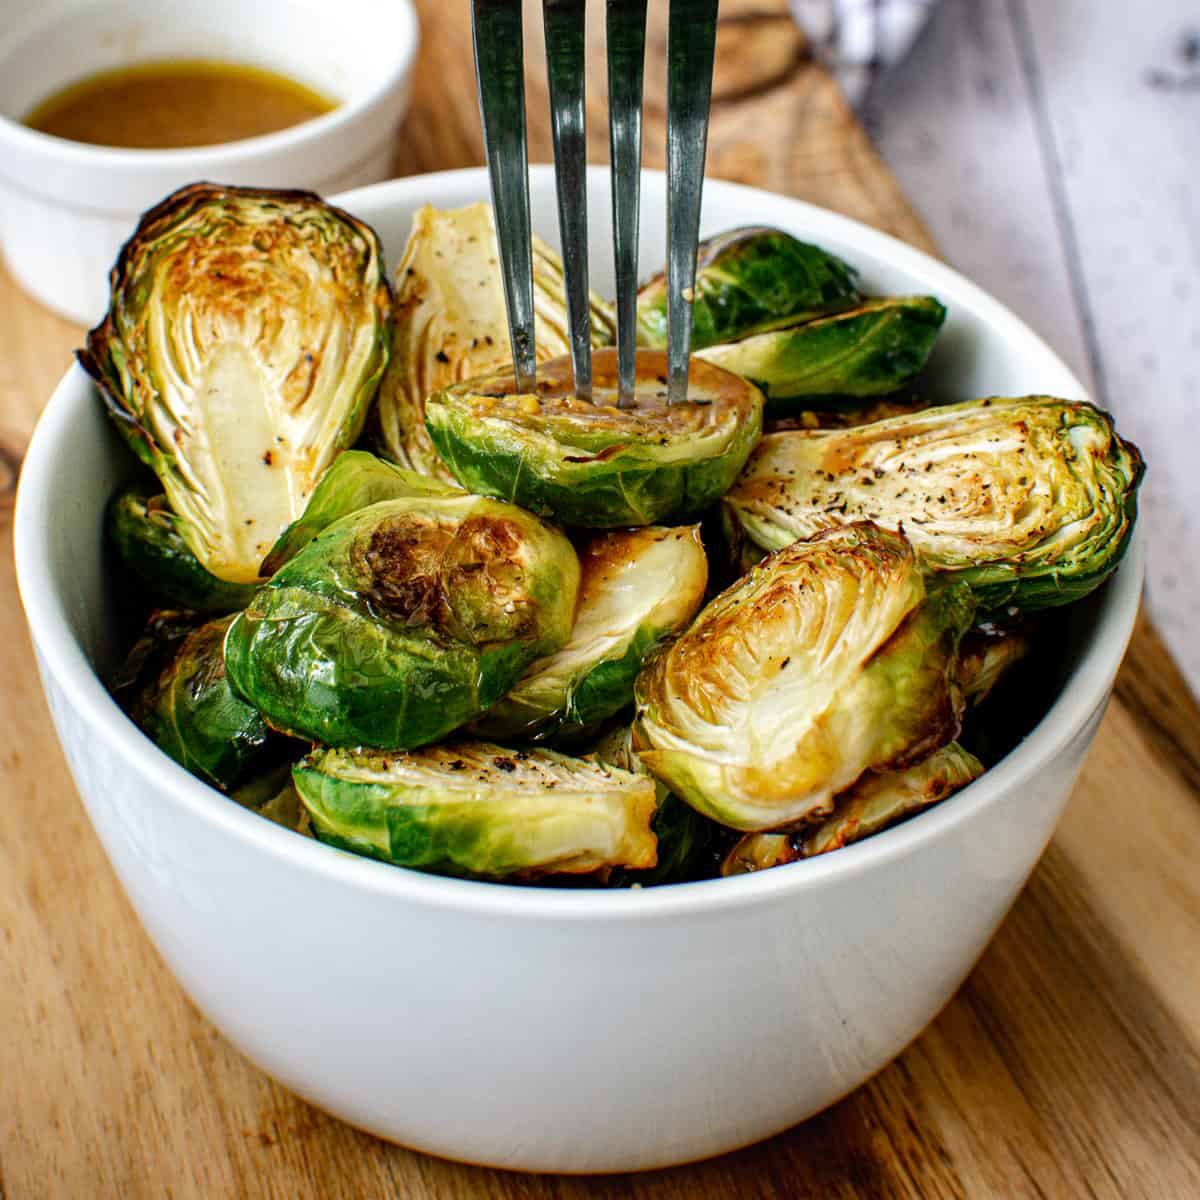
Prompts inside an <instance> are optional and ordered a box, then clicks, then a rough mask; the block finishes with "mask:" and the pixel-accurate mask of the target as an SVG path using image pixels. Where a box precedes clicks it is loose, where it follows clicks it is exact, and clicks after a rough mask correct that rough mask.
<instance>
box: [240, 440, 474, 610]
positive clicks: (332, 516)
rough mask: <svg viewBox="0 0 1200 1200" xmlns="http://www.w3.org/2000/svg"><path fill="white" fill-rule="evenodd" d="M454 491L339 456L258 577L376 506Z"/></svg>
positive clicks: (380, 462) (399, 470)
mask: <svg viewBox="0 0 1200 1200" xmlns="http://www.w3.org/2000/svg"><path fill="white" fill-rule="evenodd" d="M456 491H457V489H455V488H452V487H450V486H449V485H448V484H445V483H442V482H441V481H440V480H437V479H432V478H430V477H429V476H428V475H419V474H418V473H417V472H416V471H409V470H406V469H405V468H404V467H398V466H396V465H395V464H394V463H390V462H388V461H387V460H386V459H382V458H376V457H375V455H374V454H369V453H368V452H367V451H365V450H344V451H342V453H341V454H339V455H338V456H337V458H336V459H334V461H333V465H332V466H331V467H330V468H329V470H328V471H326V472H325V474H324V475H322V476H321V482H320V483H318V484H317V486H316V488H315V489H314V490H313V494H312V495H311V496H310V497H309V499H308V504H307V505H306V506H305V509H304V512H303V514H302V515H301V516H300V517H299V518H298V519H297V520H295V521H293V522H292V523H291V524H290V525H289V526H288V527H287V529H285V530H284V531H283V533H282V534H280V536H279V540H278V541H277V542H276V543H275V545H274V546H273V547H272V548H271V553H270V554H268V555H267V557H266V558H265V559H263V564H262V574H263V575H264V577H266V578H270V576H272V575H274V574H275V572H276V571H278V570H279V568H280V567H282V566H283V565H284V563H286V562H289V561H290V560H291V559H293V558H295V556H296V555H297V554H298V553H299V552H300V551H301V550H303V549H304V547H305V546H307V545H308V543H309V542H311V541H312V539H313V538H315V537H316V536H317V534H318V533H320V532H321V531H322V530H323V529H327V528H328V527H329V526H330V525H332V524H333V523H334V521H337V520H339V519H340V518H342V517H345V516H348V515H349V514H350V513H352V512H358V510H359V509H361V508H367V507H368V506H369V505H371V504H378V503H379V501H380V500H402V499H404V498H405V497H409V496H452V495H455V494H456ZM243 607H244V606H243Z"/></svg>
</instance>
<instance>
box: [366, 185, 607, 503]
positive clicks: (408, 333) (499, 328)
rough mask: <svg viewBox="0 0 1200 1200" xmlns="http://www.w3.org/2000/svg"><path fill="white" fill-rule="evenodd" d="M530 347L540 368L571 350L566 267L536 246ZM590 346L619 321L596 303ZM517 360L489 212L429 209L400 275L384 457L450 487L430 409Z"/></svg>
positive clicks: (379, 418) (385, 396)
mask: <svg viewBox="0 0 1200 1200" xmlns="http://www.w3.org/2000/svg"><path fill="white" fill-rule="evenodd" d="M533 307H534V340H535V345H536V353H537V358H538V361H539V362H544V361H545V360H546V359H550V358H557V357H558V356H559V355H562V354H566V353H567V351H568V350H569V349H570V341H569V335H568V330H567V301H566V291H565V289H564V286H563V267H562V261H561V260H560V259H559V257H558V255H557V254H555V253H554V251H553V250H551V249H550V247H549V246H547V245H546V244H545V243H544V242H543V241H542V240H541V239H540V238H538V237H534V239H533ZM591 316H592V342H593V344H594V345H597V346H603V345H607V344H608V343H609V342H611V341H612V340H613V332H614V326H613V317H612V313H611V311H610V310H609V307H608V305H606V304H605V303H604V302H603V301H602V300H600V299H599V298H598V297H597V296H592V298H591ZM511 362H512V351H511V349H510V344H509V337H508V314H507V310H506V309H505V307H504V280H503V276H502V275H501V272H500V262H499V257H498V253H497V249H496V229H495V225H494V224H493V222H492V210H491V206H490V205H487V204H483V203H479V204H469V205H467V206H466V207H465V208H456V209H445V210H440V209H436V208H431V207H430V206H429V205H426V206H425V207H424V208H421V209H419V210H418V211H417V214H416V216H415V217H414V218H413V225H412V232H411V233H410V234H409V235H408V245H407V247H406V248H405V251H404V257H403V258H402V259H401V260H400V265H399V266H398V267H397V268H396V319H395V323H394V333H393V337H392V357H391V363H390V364H389V367H388V371H387V374H386V376H385V377H384V381H383V384H382V386H381V388H380V392H379V403H378V404H377V405H376V415H375V421H376V424H377V426H378V429H377V434H378V436H379V438H380V442H381V448H382V450H383V451H384V452H385V453H386V454H388V455H389V457H391V458H394V459H395V460H396V461H397V462H398V463H401V464H403V465H404V466H407V467H411V468H412V469H413V470H415V471H421V472H423V473H424V474H426V475H433V476H436V477H438V478H440V479H442V480H444V481H449V482H453V476H451V475H450V473H449V472H448V471H447V470H446V468H445V466H444V465H443V464H442V461H441V459H440V458H439V457H438V454H437V451H436V450H435V449H434V447H433V443H432V442H431V441H430V440H429V434H428V433H427V432H426V431H425V401H426V399H427V398H428V397H429V396H431V395H433V393H434V392H438V391H441V390H442V389H443V388H447V387H450V386H452V385H453V384H456V383H461V382H462V381H463V380H466V379H473V378H474V377H475V376H477V375H487V374H489V373H491V372H494V371H498V370H500V369H502V368H504V367H506V366H508V365H509V364H510V363H511Z"/></svg>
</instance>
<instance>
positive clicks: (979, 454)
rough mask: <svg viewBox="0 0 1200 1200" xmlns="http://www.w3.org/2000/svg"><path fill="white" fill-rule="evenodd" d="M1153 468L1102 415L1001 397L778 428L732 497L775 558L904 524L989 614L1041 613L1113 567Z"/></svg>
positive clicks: (931, 559)
mask: <svg viewBox="0 0 1200 1200" xmlns="http://www.w3.org/2000/svg"><path fill="white" fill-rule="evenodd" d="M1142 471H1143V466H1142V459H1141V455H1140V454H1139V453H1138V450H1137V447H1136V446H1134V445H1133V444H1132V443H1130V442H1125V441H1122V440H1121V438H1120V437H1118V436H1117V433H1116V431H1115V430H1114V428H1113V422H1112V418H1111V417H1109V415H1108V414H1107V413H1104V412H1102V411H1101V410H1100V409H1098V408H1094V407H1093V406H1092V405H1090V404H1083V403H1075V402H1071V401H1067V400H1057V399H1054V398H1052V397H1049V396H1023V397H1017V398H1013V399H1004V398H998V397H997V398H992V399H986V400H972V401H967V402H965V403H962V404H949V405H943V406H941V407H938V408H930V409H926V410H924V411H922V412H917V413H912V414H909V415H906V416H898V417H892V418H889V419H888V420H884V421H877V422H875V423H874V424H871V425H861V426H857V427H855V428H851V429H841V430H833V429H830V430H812V431H809V430H794V431H791V432H787V433H777V434H771V435H770V436H768V437H766V438H764V439H763V440H762V443H761V445H760V446H759V448H758V450H757V451H756V453H755V454H754V455H753V457H752V458H751V460H750V462H748V463H747V465H746V469H745V471H744V472H743V473H742V475H741V477H740V478H739V479H738V481H737V483H736V484H735V485H734V486H733V488H732V489H730V491H729V493H728V494H727V495H726V497H725V501H724V503H725V504H726V505H727V506H728V507H729V509H730V510H731V512H732V514H733V516H734V517H735V518H736V520H737V521H739V522H740V523H741V525H742V526H743V527H744V529H745V531H746V533H747V535H748V537H749V538H750V540H751V541H752V542H754V543H755V544H756V545H758V546H761V547H763V548H764V549H768V550H774V549H777V548H778V547H781V546H785V545H787V544H788V543H789V542H791V541H792V540H793V539H795V538H804V537H808V536H810V535H811V534H813V533H816V532H817V531H819V530H822V529H828V528H830V527H831V526H835V525H840V524H844V523H846V522H848V521H854V520H871V521H874V522H875V523H877V524H878V525H881V526H883V527H885V528H889V529H894V530H899V529H901V528H902V529H903V530H904V533H905V535H906V536H907V537H908V539H909V540H910V541H911V542H912V544H913V547H914V548H915V549H916V550H917V551H918V553H919V554H920V555H921V557H922V559H923V560H924V561H925V562H926V563H927V564H928V565H929V566H930V567H931V568H932V569H933V570H935V571H939V572H943V573H945V574H949V575H954V576H956V577H958V578H961V579H964V580H966V581H967V582H968V583H970V585H971V587H972V589H973V590H974V592H975V594H976V596H977V597H978V599H979V601H980V604H981V605H982V606H983V607H984V608H989V609H994V608H999V607H1001V606H1004V605H1013V606H1016V607H1018V608H1020V609H1024V610H1033V609H1038V608H1047V607H1051V606H1054V605H1059V604H1070V603H1073V602H1074V601H1076V600H1079V599H1082V598H1083V597H1084V596H1086V595H1087V594H1088V592H1090V591H1092V590H1093V589H1094V588H1095V587H1097V586H1098V585H1099V584H1100V583H1102V582H1103V581H1104V580H1105V579H1106V578H1107V577H1108V576H1109V575H1110V574H1111V573H1112V571H1113V570H1114V569H1115V567H1116V566H1117V564H1118V563H1119V562H1120V560H1121V556H1122V555H1123V554H1124V553H1125V548H1126V546H1127V545H1128V543H1129V538H1130V535H1131V534H1132V532H1133V526H1134V522H1135V520H1136V518H1137V489H1138V485H1139V484H1140V482H1141V478H1142Z"/></svg>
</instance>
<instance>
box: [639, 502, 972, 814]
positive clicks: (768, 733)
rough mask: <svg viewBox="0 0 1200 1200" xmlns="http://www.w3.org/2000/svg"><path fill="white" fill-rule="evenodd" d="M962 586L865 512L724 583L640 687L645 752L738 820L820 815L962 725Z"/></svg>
mask: <svg viewBox="0 0 1200 1200" xmlns="http://www.w3.org/2000/svg"><path fill="white" fill-rule="evenodd" d="M973 615H974V600H973V598H972V596H971V594H970V590H969V588H967V587H966V586H965V585H964V584H959V583H952V584H945V583H942V582H940V581H936V580H933V579H927V578H926V576H925V573H924V571H923V569H922V568H921V566H920V565H919V563H918V562H917V560H916V559H915V557H914V555H913V554H912V551H911V548H910V547H909V546H908V544H907V543H906V542H905V541H904V540H903V538H900V537H898V536H897V535H895V534H888V533H885V532H884V531H883V530H880V529H878V528H876V527H875V526H872V525H869V524H867V523H862V524H859V525H854V526H848V527H844V528H837V529H831V530H828V531H826V532H825V533H823V534H820V535H817V536H816V537H813V538H810V539H809V540H808V541H806V542H797V543H794V544H793V545H791V546H789V547H787V548H786V549H784V550H781V551H779V552H777V553H775V554H773V555H771V556H770V557H768V558H766V559H764V560H763V562H762V563H761V564H760V565H758V566H756V567H754V568H752V569H751V570H750V572H749V573H748V574H747V575H745V576H743V577H742V578H741V579H740V580H738V581H737V582H736V583H735V584H733V585H732V586H731V587H730V588H727V589H726V590H725V591H724V592H722V593H721V594H720V595H719V596H718V597H717V598H716V599H715V600H713V601H712V602H711V603H710V604H709V605H708V607H707V608H705V609H704V611H703V612H702V613H701V614H700V616H699V617H697V619H696V621H695V622H694V623H693V624H692V626H691V627H690V628H689V629H688V630H687V631H686V632H685V633H684V634H683V635H682V636H681V637H679V638H678V639H676V641H675V642H673V643H671V644H670V645H669V646H668V647H667V648H666V649H665V650H662V651H660V652H659V653H657V654H656V655H655V656H653V657H652V658H651V660H650V661H649V662H648V664H647V666H646V668H645V669H644V670H643V672H642V674H641V676H639V678H638V683H637V705H638V720H637V724H636V726H635V732H636V736H637V739H638V742H639V744H640V745H643V746H649V747H650V749H648V750H642V751H641V757H642V761H643V762H644V763H645V764H646V766H647V767H649V769H650V770H651V771H653V772H654V774H655V775H657V776H658V778H659V779H660V780H662V781H663V782H664V783H665V784H666V785H667V786H668V787H669V788H670V789H671V790H672V791H673V792H675V793H676V794H677V795H678V796H680V797H681V798H682V799H684V800H686V801H687V802H688V803H689V804H690V805H692V807H693V808H696V809H697V810H698V811H700V812H702V813H704V814H705V815H706V816H709V817H711V818H712V819H713V820H716V821H719V822H720V823H722V824H725V825H729V826H731V827H732V828H735V829H743V830H761V829H772V828H778V827H783V826H787V825H791V824H794V823H796V822H798V821H803V820H810V819H812V818H814V817H819V816H822V815H824V814H825V813H827V812H828V811H829V809H830V807H831V805H832V802H833V797H834V796H835V795H836V794H837V793H838V792H840V791H843V790H844V789H845V788H847V787H848V786H850V785H851V784H852V783H853V782H854V781H855V780H856V779H857V778H858V777H859V776H860V775H861V774H862V773H863V772H864V771H867V770H879V769H884V768H889V767H893V766H899V765H903V764H905V763H907V762H912V761H915V760H917V759H919V758H921V757H923V756H925V755H927V754H929V753H931V752H932V751H933V750H935V749H937V748H938V747H939V746H941V745H943V744H945V743H946V742H948V741H950V740H951V739H953V738H954V737H956V736H957V734H958V731H959V726H960V717H961V713H962V698H961V695H960V694H959V692H958V689H957V686H956V683H955V679H954V672H955V668H956V665H957V650H958V642H959V639H960V638H961V636H962V634H963V633H964V632H965V631H966V629H967V628H969V626H970V624H971V621H972V618H973Z"/></svg>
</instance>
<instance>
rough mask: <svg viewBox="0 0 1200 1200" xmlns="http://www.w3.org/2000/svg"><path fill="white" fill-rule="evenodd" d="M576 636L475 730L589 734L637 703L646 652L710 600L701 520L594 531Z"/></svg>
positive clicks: (584, 555)
mask: <svg viewBox="0 0 1200 1200" xmlns="http://www.w3.org/2000/svg"><path fill="white" fill-rule="evenodd" d="M580 566H581V569H582V576H581V581H580V587H579V602H578V606H577V608H576V613H575V624H574V627H573V629H572V632H571V637H570V638H569V639H568V640H567V642H566V643H565V644H564V645H563V646H561V647H560V648H559V649H558V650H556V651H555V652H554V653H553V654H552V655H549V656H547V657H546V658H541V659H538V661H537V662H535V663H533V664H531V665H530V667H529V669H528V670H527V671H526V672H525V674H524V675H523V676H522V677H521V679H520V681H519V682H518V683H517V685H516V686H515V687H514V688H513V689H512V691H510V692H509V693H508V695H507V696H505V697H504V699H503V700H501V701H500V702H499V703H498V704H496V705H495V706H494V707H492V708H491V709H489V710H488V711H487V712H486V713H485V714H484V715H483V716H482V717H481V718H480V719H479V720H478V721H476V722H475V724H474V726H473V728H474V729H475V730H476V731H477V732H479V733H480V734H482V735H483V736H485V737H494V738H502V739H504V738H513V737H519V738H521V739H523V740H525V739H536V740H541V739H543V738H546V737H554V736H559V735H577V734H585V733H587V732H588V731H590V730H593V729H594V728H595V727H597V726H598V725H600V724H601V723H602V722H604V721H606V720H608V718H609V717H612V716H615V715H616V714H617V713H619V712H620V711H621V709H623V708H625V707H626V706H627V705H629V704H631V703H632V702H633V685H634V682H635V681H636V679H637V676H638V672H639V671H640V670H641V668H642V662H643V660H644V659H645V657H646V655H647V654H648V653H649V652H650V651H651V650H652V649H653V648H654V647H655V646H656V645H657V644H658V643H659V642H660V641H662V639H663V638H664V637H667V636H669V635H670V634H672V633H675V632H676V631H677V630H679V629H681V628H682V627H683V626H684V625H686V624H687V622H688V621H690V620H691V619H692V617H693V616H695V614H696V610H697V609H698V608H699V607H700V605H701V603H702V602H703V600H704V589H705V584H706V581H707V578H708V560H707V558H706V557H705V554H704V547H703V545H702V543H701V541H700V531H699V527H698V526H694V525H693V526H687V527H679V528H674V529H668V528H662V527H653V526H652V527H649V528H646V529H636V530H623V531H617V532H611V533H601V534H597V535H595V536H593V537H592V538H591V539H590V541H589V542H587V543H586V544H585V545H584V546H583V547H582V548H581V550H580Z"/></svg>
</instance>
